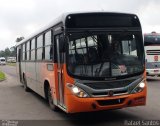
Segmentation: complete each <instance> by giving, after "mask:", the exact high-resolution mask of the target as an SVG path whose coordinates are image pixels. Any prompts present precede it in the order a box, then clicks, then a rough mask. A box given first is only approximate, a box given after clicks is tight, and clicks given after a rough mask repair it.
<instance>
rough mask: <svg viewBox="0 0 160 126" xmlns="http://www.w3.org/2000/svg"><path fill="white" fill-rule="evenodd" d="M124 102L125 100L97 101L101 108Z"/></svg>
mask: <svg viewBox="0 0 160 126" xmlns="http://www.w3.org/2000/svg"><path fill="white" fill-rule="evenodd" d="M124 101H125V98H119V99H111V100H97V102H98V104H99V105H100V106H106V105H117V104H122V103H123V102H124Z"/></svg>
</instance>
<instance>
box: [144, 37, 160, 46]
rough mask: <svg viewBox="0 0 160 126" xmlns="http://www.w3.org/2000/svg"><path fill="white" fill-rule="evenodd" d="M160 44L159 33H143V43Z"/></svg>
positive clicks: (147, 44)
mask: <svg viewBox="0 0 160 126" xmlns="http://www.w3.org/2000/svg"><path fill="white" fill-rule="evenodd" d="M157 44H160V35H144V45H145V46H149V45H157Z"/></svg>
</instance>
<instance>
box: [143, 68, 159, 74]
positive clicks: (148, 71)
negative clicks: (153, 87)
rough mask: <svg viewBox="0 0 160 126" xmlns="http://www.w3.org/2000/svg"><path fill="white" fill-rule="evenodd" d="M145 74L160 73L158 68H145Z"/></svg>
mask: <svg viewBox="0 0 160 126" xmlns="http://www.w3.org/2000/svg"><path fill="white" fill-rule="evenodd" d="M146 73H147V76H156V75H160V69H159V68H157V69H146Z"/></svg>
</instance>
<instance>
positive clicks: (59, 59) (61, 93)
mask: <svg viewBox="0 0 160 126" xmlns="http://www.w3.org/2000/svg"><path fill="white" fill-rule="evenodd" d="M62 38H63V35H57V36H56V37H55V40H56V54H57V79H58V80H57V82H58V94H59V96H58V105H60V106H61V107H63V108H64V109H65V105H64V82H63V63H64V58H63V53H62V52H61V51H60V48H61V47H60V45H61V44H60V42H61V40H62Z"/></svg>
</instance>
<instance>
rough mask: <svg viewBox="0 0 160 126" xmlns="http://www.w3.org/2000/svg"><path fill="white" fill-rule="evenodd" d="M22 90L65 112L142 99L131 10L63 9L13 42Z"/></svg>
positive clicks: (139, 48) (139, 51)
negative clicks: (123, 11) (82, 10)
mask: <svg viewBox="0 0 160 126" xmlns="http://www.w3.org/2000/svg"><path fill="white" fill-rule="evenodd" d="M17 72H18V75H19V80H20V82H21V83H22V84H23V85H24V89H25V90H26V91H28V90H29V89H32V90H33V91H34V92H36V93H38V94H39V95H41V96H42V97H44V98H46V99H47V101H48V102H49V105H50V107H51V109H52V110H56V109H57V108H60V109H62V110H64V111H65V112H67V113H76V112H87V111H99V110H109V109H119V108H124V107H131V106H141V105H145V104H146V93H147V91H146V90H147V87H146V73H145V57H144V47H143V36H142V29H141V25H140V22H139V19H138V17H137V16H136V15H135V14H126V13H111V12H89V13H88V12H87V13H68V14H64V15H63V16H61V17H60V18H58V19H57V20H55V21H54V22H52V23H51V24H50V25H48V26H47V27H45V28H43V29H41V30H39V31H38V32H37V33H35V34H32V35H31V36H30V37H28V38H25V39H24V40H22V41H21V42H19V43H17Z"/></svg>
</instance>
